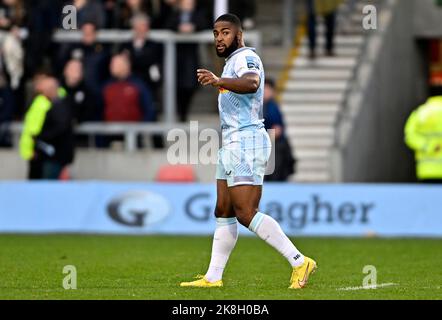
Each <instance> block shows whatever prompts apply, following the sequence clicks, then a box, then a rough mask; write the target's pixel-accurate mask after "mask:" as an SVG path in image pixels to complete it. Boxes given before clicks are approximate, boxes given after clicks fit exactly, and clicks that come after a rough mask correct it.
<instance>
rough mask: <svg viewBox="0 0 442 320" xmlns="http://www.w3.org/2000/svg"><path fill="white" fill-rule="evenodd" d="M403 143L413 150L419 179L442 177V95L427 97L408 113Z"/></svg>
mask: <svg viewBox="0 0 442 320" xmlns="http://www.w3.org/2000/svg"><path fill="white" fill-rule="evenodd" d="M405 143H406V144H407V145H408V146H409V147H410V148H411V149H413V150H414V151H415V158H416V174H417V178H418V179H419V180H422V179H442V96H436V97H431V98H429V99H428V100H427V101H426V102H425V103H424V104H423V105H421V106H419V107H418V108H417V109H416V110H415V111H414V112H413V113H412V114H411V115H410V117H409V118H408V120H407V123H406V125H405Z"/></svg>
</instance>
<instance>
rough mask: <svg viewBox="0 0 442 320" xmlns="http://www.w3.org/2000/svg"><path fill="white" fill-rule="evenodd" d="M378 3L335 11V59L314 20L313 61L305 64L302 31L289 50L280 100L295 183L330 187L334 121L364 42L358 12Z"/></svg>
mask: <svg viewBox="0 0 442 320" xmlns="http://www.w3.org/2000/svg"><path fill="white" fill-rule="evenodd" d="M377 2H379V1H355V2H354V5H353V7H350V6H349V5H348V2H344V3H343V4H342V5H341V6H340V7H339V10H338V17H337V30H336V31H337V32H336V37H335V54H336V55H335V56H334V57H326V56H325V55H324V52H323V48H324V43H325V37H324V31H325V29H324V27H323V23H321V20H320V19H319V20H318V28H317V58H316V59H315V60H310V59H309V58H308V55H309V50H308V38H307V34H306V30H305V27H303V26H300V27H298V32H297V34H298V36H299V35H301V37H302V38H301V39H299V40H300V41H299V42H298V45H297V47H296V48H294V49H293V53H292V56H291V59H290V61H289V63H290V67H289V69H288V70H287V71H286V77H285V78H286V79H285V80H286V81H285V83H284V85H283V90H282V91H281V94H280V105H281V109H282V113H283V115H284V118H285V123H286V127H287V135H288V138H289V140H290V142H291V144H292V147H293V149H294V154H295V157H296V158H297V159H298V163H297V168H296V169H297V172H296V174H295V175H294V176H292V181H294V182H307V183H327V182H332V179H333V178H332V175H331V165H330V162H331V161H330V159H331V147H332V145H333V143H334V135H335V121H336V118H337V115H338V113H339V111H340V109H341V107H342V104H343V102H344V99H345V95H346V90H347V89H348V87H349V84H350V81H351V77H352V74H353V72H354V70H355V68H356V67H357V61H358V56H359V55H360V53H361V50H362V47H363V46H362V44H363V42H364V34H363V33H364V31H363V28H362V19H363V15H362V7H363V6H364V5H366V4H375V5H376V3H377Z"/></svg>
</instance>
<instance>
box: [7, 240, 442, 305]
mask: <svg viewBox="0 0 442 320" xmlns="http://www.w3.org/2000/svg"><path fill="white" fill-rule="evenodd" d="M294 241H295V244H296V246H297V247H298V248H299V249H300V250H301V251H302V252H304V253H305V254H307V255H309V256H311V257H312V258H314V259H316V260H317V262H318V266H319V268H318V271H317V272H316V273H315V274H314V275H313V276H312V277H311V279H310V282H309V285H308V287H307V288H305V289H303V290H289V289H287V287H288V285H289V282H288V280H289V278H290V274H291V269H290V267H289V265H288V264H287V262H286V261H285V260H284V259H283V258H282V257H281V256H280V255H279V254H278V253H277V252H275V251H273V249H272V248H270V247H269V246H268V245H267V244H265V243H263V242H262V241H261V240H259V239H256V238H254V237H240V238H239V240H238V243H237V247H236V248H235V251H234V252H233V254H232V256H231V259H230V262H229V264H228V266H227V269H226V272H225V276H224V287H223V288H211V289H195V288H180V287H179V286H178V284H179V283H180V281H188V280H191V279H192V278H193V277H194V276H195V275H196V274H198V273H202V274H204V272H205V271H206V268H207V265H208V262H209V257H210V250H211V242H212V240H211V237H179V236H174V237H169V236H167V237H166V236H89V235H88V236H86V235H44V236H36V235H1V236H0V299H148V300H150V299H159V300H162V299H173V300H187V299H211V300H218V299H234V300H235V299H244V300H246V299H252V300H255V299H269V300H273V299H278V300H280V299H284V300H285V299H294V300H299V299H442V290H441V286H442V272H441V266H442V240H440V239H376V238H367V239H342V238H341V239H335V238H299V239H296V238H295V239H294ZM66 265H74V266H75V267H76V269H77V289H76V290H65V289H64V288H63V286H62V283H63V278H64V277H65V276H66V274H63V272H62V271H63V267H64V266H66ZM365 265H373V266H375V267H376V269H377V283H378V284H382V283H393V284H395V285H393V286H386V287H382V288H377V289H368V290H367V289H363V290H340V289H342V288H347V287H359V286H362V281H363V278H364V277H365V276H366V274H364V273H363V272H362V269H363V267H364V266H365Z"/></svg>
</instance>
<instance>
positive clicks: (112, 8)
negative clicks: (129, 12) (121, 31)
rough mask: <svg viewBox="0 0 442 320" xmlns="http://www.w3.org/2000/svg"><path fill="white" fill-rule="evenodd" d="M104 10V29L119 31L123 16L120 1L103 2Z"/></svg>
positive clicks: (106, 0)
mask: <svg viewBox="0 0 442 320" xmlns="http://www.w3.org/2000/svg"><path fill="white" fill-rule="evenodd" d="M102 2H103V9H104V20H105V23H104V29H118V27H119V26H118V23H119V18H120V15H121V12H120V6H119V3H120V1H119V0H102Z"/></svg>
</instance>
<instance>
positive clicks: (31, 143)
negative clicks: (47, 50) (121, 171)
mask: <svg viewBox="0 0 442 320" xmlns="http://www.w3.org/2000/svg"><path fill="white" fill-rule="evenodd" d="M34 81H35V82H34V86H35V90H36V92H37V93H38V95H37V96H36V98H35V99H34V101H33V102H32V104H31V106H30V108H29V110H28V112H27V113H26V116H25V122H24V127H23V132H22V135H21V138H20V154H21V156H22V158H23V159H24V160H28V161H29V164H30V166H29V175H28V176H29V179H58V178H59V176H60V173H61V171H62V170H63V168H64V166H66V165H68V164H70V163H72V161H73V158H74V136H73V126H72V122H73V117H72V111H71V108H70V107H69V105H68V103H67V101H66V99H65V92H64V90H62V89H61V88H60V87H59V85H58V82H57V80H56V79H55V78H53V77H50V76H47V75H37V76H36V77H35V80H34Z"/></svg>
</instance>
